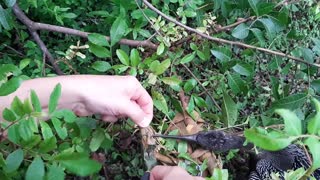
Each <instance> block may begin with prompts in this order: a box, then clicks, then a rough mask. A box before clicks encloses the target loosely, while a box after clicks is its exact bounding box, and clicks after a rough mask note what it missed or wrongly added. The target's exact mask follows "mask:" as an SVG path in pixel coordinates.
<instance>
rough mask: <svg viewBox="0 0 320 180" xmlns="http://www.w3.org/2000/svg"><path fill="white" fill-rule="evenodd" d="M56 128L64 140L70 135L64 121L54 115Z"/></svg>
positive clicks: (53, 119) (53, 121)
mask: <svg viewBox="0 0 320 180" xmlns="http://www.w3.org/2000/svg"><path fill="white" fill-rule="evenodd" d="M51 121H52V124H53V126H54V129H55V130H56V132H57V134H58V136H59V137H60V138H61V139H62V140H63V139H65V138H66V137H67V136H68V131H67V128H66V127H63V126H62V123H61V121H60V120H59V119H57V118H55V117H53V118H52V119H51Z"/></svg>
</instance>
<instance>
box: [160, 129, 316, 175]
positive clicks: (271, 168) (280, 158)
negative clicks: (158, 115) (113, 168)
mask: <svg viewBox="0 0 320 180" xmlns="http://www.w3.org/2000/svg"><path fill="white" fill-rule="evenodd" d="M154 137H162V138H171V139H178V140H184V141H188V142H191V143H195V144H198V145H199V146H201V147H202V148H204V149H207V150H212V151H218V152H226V151H229V150H231V149H243V148H245V149H252V147H253V144H252V143H248V144H247V145H245V146H244V143H245V137H242V136H237V135H233V134H228V133H225V132H223V131H208V132H199V133H197V134H193V135H186V136H174V135H154ZM253 159H254V164H255V167H254V168H253V169H251V172H250V175H249V180H264V179H271V174H272V173H276V174H279V177H280V179H284V172H286V171H287V170H290V169H293V170H296V169H299V168H301V167H303V168H304V169H305V170H306V169H308V168H309V167H310V166H311V165H310V162H309V159H308V156H307V154H306V152H305V151H304V150H303V149H301V148H300V147H299V146H298V145H295V144H292V145H289V146H288V147H286V148H285V149H282V150H279V151H266V150H261V151H260V153H258V154H257V155H255V156H254V158H253ZM312 176H313V177H315V178H316V179H319V180H320V169H317V170H316V171H314V173H313V174H312Z"/></svg>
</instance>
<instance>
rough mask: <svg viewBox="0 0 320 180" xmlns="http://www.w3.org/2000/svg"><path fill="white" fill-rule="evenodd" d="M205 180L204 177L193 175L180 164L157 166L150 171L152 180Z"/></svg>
mask: <svg viewBox="0 0 320 180" xmlns="http://www.w3.org/2000/svg"><path fill="white" fill-rule="evenodd" d="M171 179H183V180H203V179H204V178H202V177H197V176H191V175H190V174H188V172H187V171H186V170H184V169H183V168H181V167H179V166H156V167H154V168H153V169H152V170H151V172H150V180H171Z"/></svg>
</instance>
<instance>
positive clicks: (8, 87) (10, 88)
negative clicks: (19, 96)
mask: <svg viewBox="0 0 320 180" xmlns="http://www.w3.org/2000/svg"><path fill="white" fill-rule="evenodd" d="M21 82H22V79H21V78H20V77H13V78H11V79H10V80H9V81H7V82H6V83H4V84H2V85H1V86H0V96H6V95H8V94H11V93H13V92H14V91H16V90H17V89H18V88H19V86H20V84H21Z"/></svg>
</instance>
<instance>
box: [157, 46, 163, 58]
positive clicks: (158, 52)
mask: <svg viewBox="0 0 320 180" xmlns="http://www.w3.org/2000/svg"><path fill="white" fill-rule="evenodd" d="M164 48H165V46H164V43H160V45H159V46H158V48H157V55H159V56H160V55H161V54H162V53H163V52H164Z"/></svg>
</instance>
